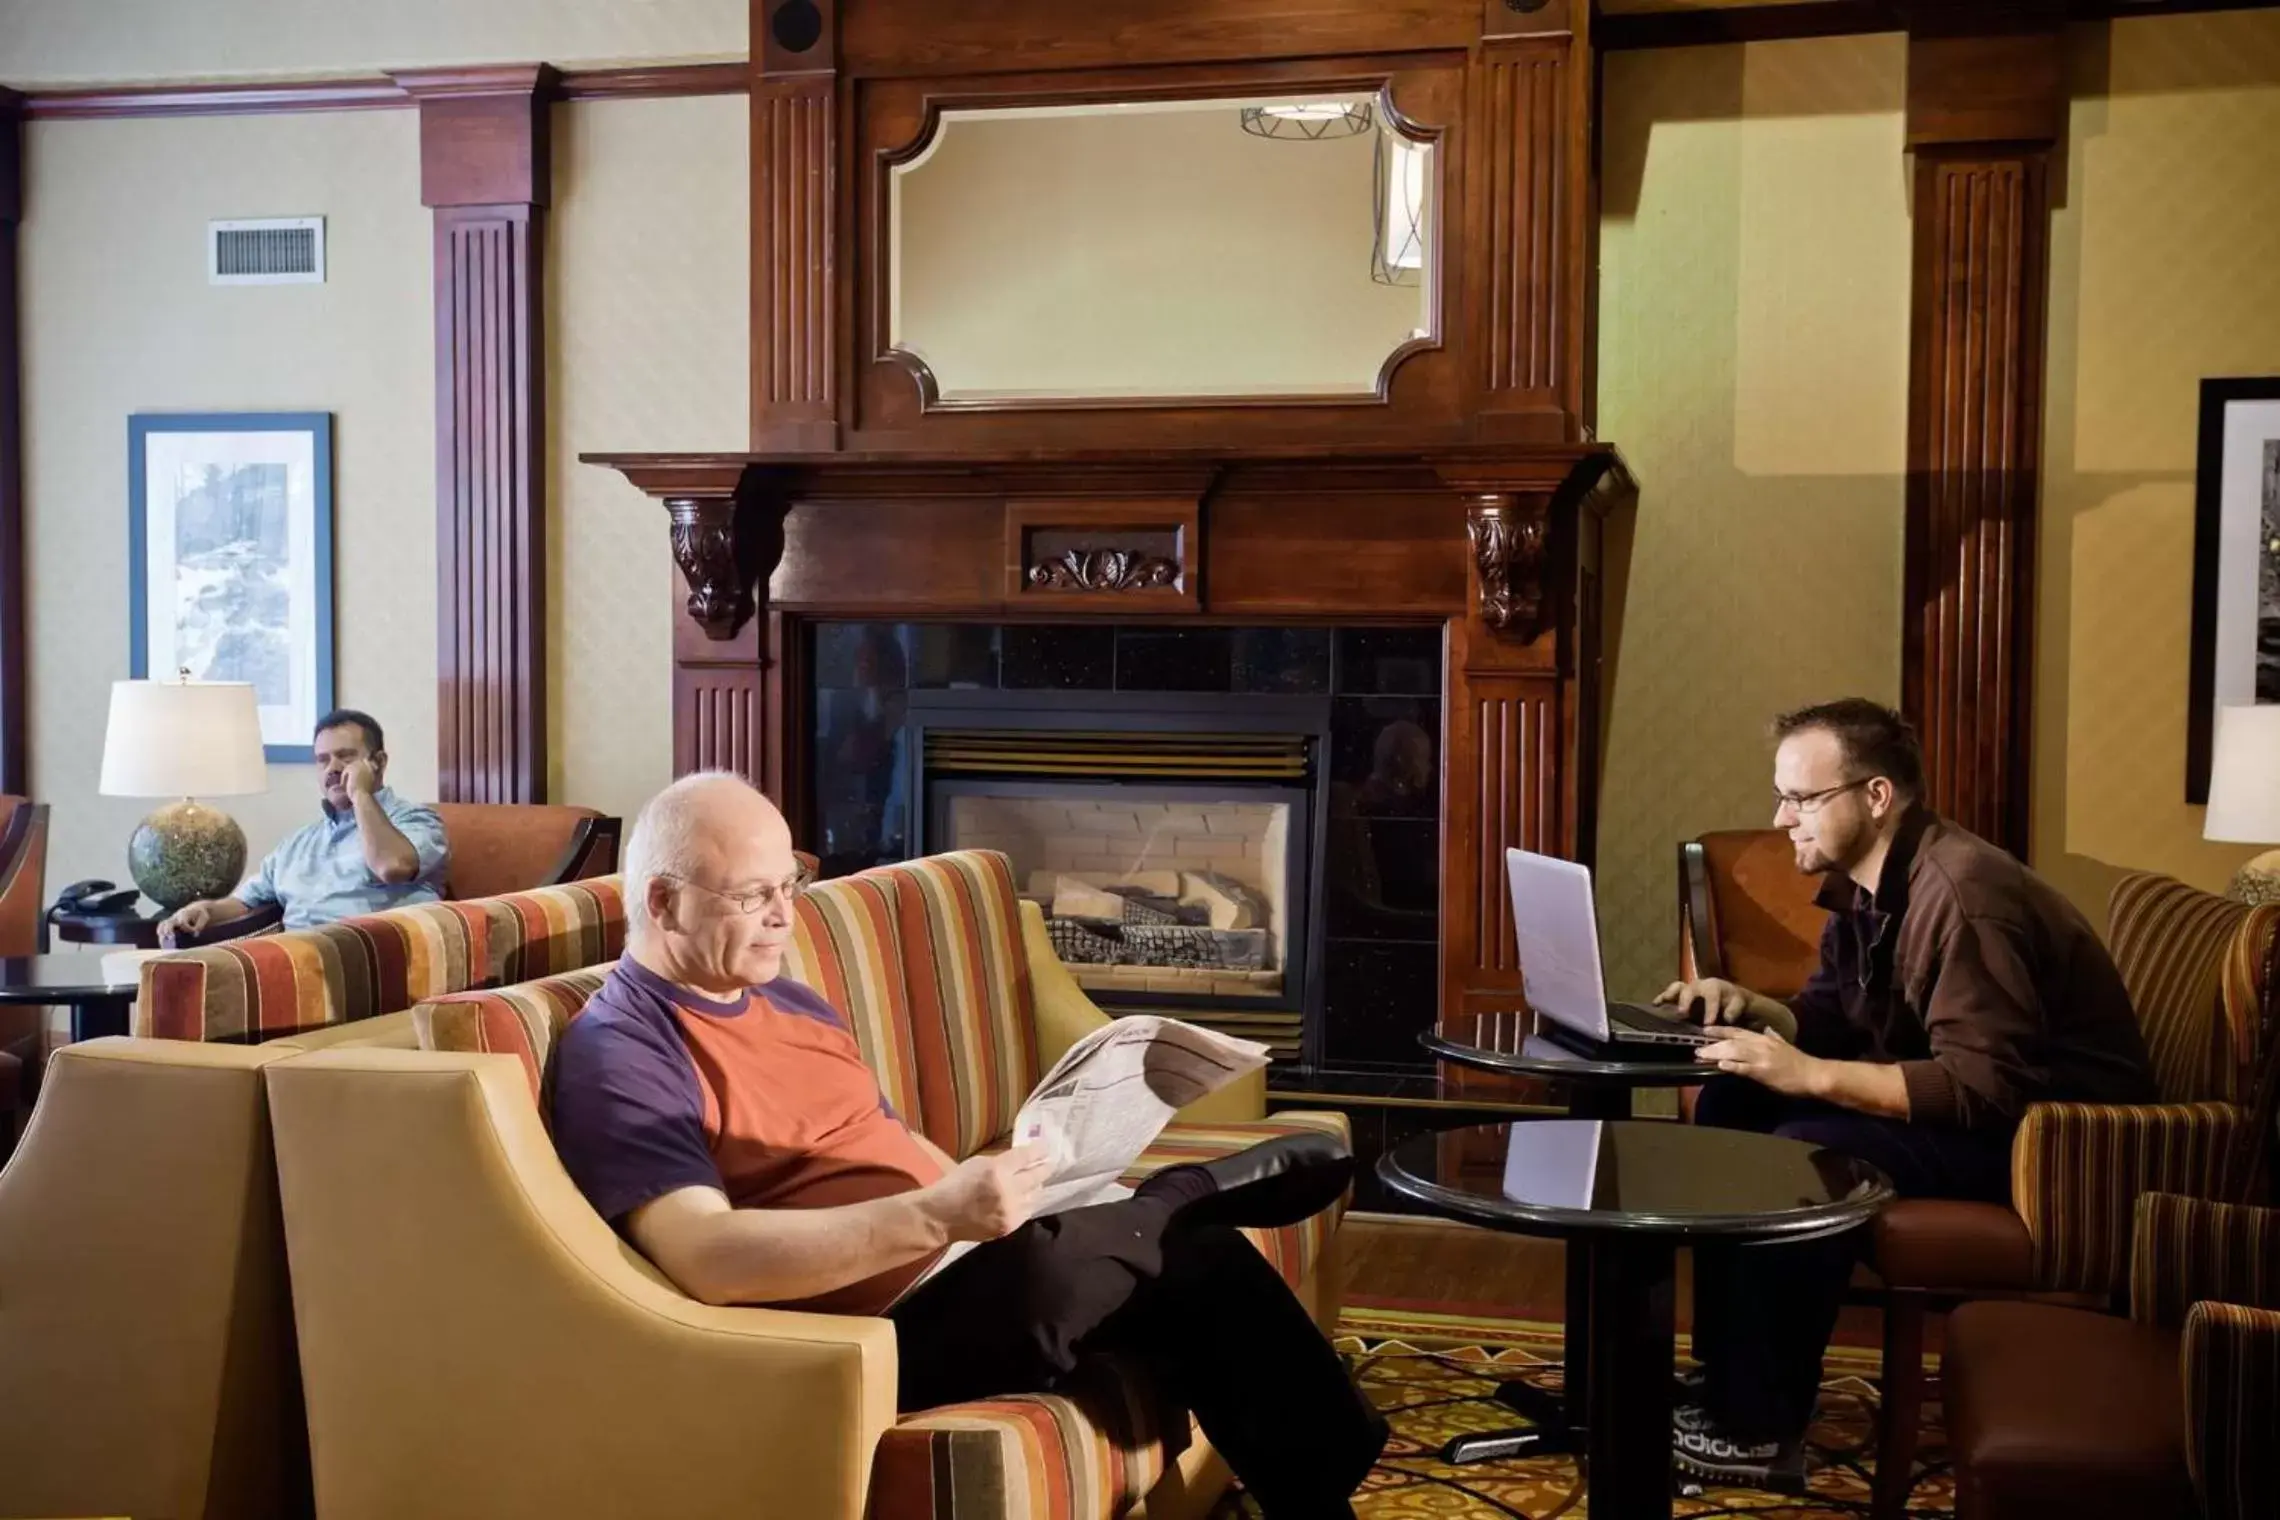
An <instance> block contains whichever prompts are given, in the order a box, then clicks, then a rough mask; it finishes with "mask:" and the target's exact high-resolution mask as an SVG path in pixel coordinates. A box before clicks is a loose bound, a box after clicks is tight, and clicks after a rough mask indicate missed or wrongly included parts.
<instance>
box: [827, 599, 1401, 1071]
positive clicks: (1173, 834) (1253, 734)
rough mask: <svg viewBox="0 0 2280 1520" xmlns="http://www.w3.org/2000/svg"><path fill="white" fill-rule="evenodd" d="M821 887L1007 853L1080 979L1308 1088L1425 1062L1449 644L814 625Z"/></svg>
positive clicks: (1226, 631)
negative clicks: (1257, 1053)
mask: <svg viewBox="0 0 2280 1520" xmlns="http://www.w3.org/2000/svg"><path fill="white" fill-rule="evenodd" d="M811 635H812V640H813V642H812V645H811V649H810V653H809V658H808V660H807V661H806V664H807V668H808V669H809V670H810V671H811V672H812V680H813V683H814V684H813V694H812V703H813V706H812V719H811V723H810V725H809V732H810V734H811V735H812V743H813V746H814V751H813V763H812V768H811V774H812V775H813V776H814V777H815V782H814V785H813V788H812V790H811V794H810V795H811V799H812V809H813V817H812V818H811V820H810V821H809V828H808V830H807V836H808V837H810V838H812V839H815V840H816V841H818V842H819V843H820V844H821V846H822V849H821V854H822V857H823V862H824V870H825V871H826V873H827V874H835V873H839V872H845V871H849V870H857V869H861V868H862V867H864V866H868V865H873V864H877V863H881V862H884V861H890V860H901V859H907V858H911V857H915V856H918V855H923V854H928V853H932V852H935V851H939V850H946V849H960V848H979V849H994V850H999V851H1002V852H1003V853H1004V854H1005V855H1007V857H1008V858H1009V859H1011V861H1012V862H1013V869H1014V878H1015V883H1016V886H1017V889H1018V890H1019V891H1020V892H1021V893H1022V894H1023V895H1024V896H1025V897H1028V898H1030V899H1032V900H1034V901H1035V902H1037V904H1038V905H1039V907H1040V908H1041V909H1042V910H1043V912H1044V913H1045V916H1046V919H1047V922H1048V927H1049V930H1050V932H1051V933H1052V936H1053V939H1054V943H1055V947H1056V949H1057V950H1058V951H1059V952H1060V955H1061V959H1062V960H1063V962H1064V963H1065V964H1067V965H1068V966H1069V968H1070V971H1071V973H1072V974H1073V975H1074V976H1075V977H1076V979H1077V981H1078V983H1079V984H1080V985H1081V986H1083V987H1084V988H1085V989H1086V991H1087V992H1088V993H1089V994H1090V995H1091V996H1092V997H1093V999H1094V1000H1095V1001H1096V1002H1098V1003H1099V1004H1101V1006H1102V1007H1104V1008H1106V1009H1108V1010H1109V1011H1111V1012H1112V1013H1114V1012H1129V1011H1141V1010H1157V1011H1162V1012H1167V1013H1172V1014H1175V1015H1176V1016H1178V1017H1180V1018H1184V1019H1189V1020H1191V1021H1194V1022H1197V1023H1203V1024H1209V1025H1211V1026H1213V1027H1216V1028H1221V1029H1224V1030H1226V1031H1227V1032H1229V1033H1231V1034H1237V1035H1241V1036H1243V1037H1245V1038H1250V1039H1258V1040H1262V1041H1264V1042H1266V1043H1267V1044H1268V1045H1269V1046H1271V1047H1272V1048H1273V1050H1274V1052H1275V1057H1276V1060H1277V1062H1278V1064H1280V1065H1282V1066H1285V1067H1302V1068H1305V1069H1309V1070H1318V1071H1319V1070H1349V1071H1386V1070H1421V1069H1424V1068H1425V1067H1426V1065H1427V1062H1426V1060H1425V1058H1424V1055H1423V1052H1422V1051H1421V1050H1420V1049H1419V1047H1418V1046H1417V1043H1416V1036H1417V1033H1418V1031H1420V1030H1422V1029H1425V1028H1427V1027H1430V1025H1431V1024H1432V1022H1433V1019H1434V1015H1435V1010H1436V1007H1437V1000H1438V998H1437V995H1438V987H1439V977H1440V875H1439V843H1440V836H1439V814H1440V788H1439V778H1440V770H1441V768H1440V761H1439V744H1440V735H1441V729H1442V714H1441V707H1442V697H1441V670H1442V650H1441V640H1442V632H1441V630H1440V629H1439V628H1398V627H1396V628H1343V629H1341V628H1301V627H1253V628H1178V629H1167V628H1164V627H1161V626H1151V625H1137V626H1135V625H1104V624H989V623H877V622H841V621H820V622H817V623H815V624H813V625H812V627H811Z"/></svg>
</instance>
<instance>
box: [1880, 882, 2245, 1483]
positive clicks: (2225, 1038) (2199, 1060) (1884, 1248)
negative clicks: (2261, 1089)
mask: <svg viewBox="0 0 2280 1520" xmlns="http://www.w3.org/2000/svg"><path fill="white" fill-rule="evenodd" d="M2276 927H2280V905H2275V906H2267V907H2261V908H2254V909H2251V908H2249V907H2247V906H2246V905H2244V904H2241V903H2237V902H2233V901H2230V900H2228V899H2226V898H2222V897H2216V896H2213V895H2211V894H2209V893H2207V892H2203V891H2201V890H2199V889H2198V888H2195V887H2189V886H2187V885H2185V884H2184V883H2183V882H2181V881H2175V880H2172V879H2171V878H2169V877H2166V876H2156V875H2151V874H2143V873H2140V874H2134V875H2130V876H2126V877H2124V878H2123V879H2122V880H2121V882H2120V883H2119V884H2117V885H2116V886H2115V888H2114V893H2113V898H2112V901H2111V905H2110V907H2109V910H2108V923H2107V939H2108V944H2109V946H2110V948H2111V949H2112V951H2113V955H2114V961H2115V964H2116V965H2117V966H2119V967H2120V969H2121V973H2122V980H2123V981H2124V983H2126V984H2127V985H2128V987H2129V992H2130V1000H2131V1002H2132V1004H2133V1005H2134V1006H2135V1007H2136V1009H2137V1015H2138V1019H2139V1022H2140V1023H2142V1024H2143V1025H2144V1027H2145V1032H2146V1044H2147V1046H2148V1047H2149V1048H2150V1050H2151V1052H2152V1056H2153V1068H2154V1077H2155V1081H2156V1084H2157V1087H2158V1089H2159V1092H2160V1099H2161V1100H2160V1101H2159V1102H2158V1103H2151V1104H2145V1105H2141V1106H2121V1105H2111V1104H2088V1103H2039V1104H2036V1105H2034V1106H2033V1107H2032V1108H2030V1109H2028V1110H2027V1114H2026V1118H2025V1120H2024V1121H2023V1122H2022V1123H2021V1125H2020V1127H2019V1133H2018V1138H2017V1139H2016V1140H2015V1141H2014V1142H2013V1143H2012V1148H2011V1202H2010V1205H2009V1206H2008V1207H2006V1206H2004V1205H2002V1204H1988V1203H1956V1202H1948V1201H1940V1200H1922V1199H1903V1200H1901V1201H1900V1202H1898V1203H1895V1204H1893V1205H1892V1206H1891V1207H1890V1208H1888V1209H1886V1210H1885V1211H1884V1213H1883V1214H1881V1215H1880V1216H1878V1218H1877V1221H1876V1224H1875V1226H1874V1227H1873V1232H1874V1233H1873V1240H1874V1245H1873V1248H1872V1251H1871V1261H1872V1263H1873V1265H1874V1266H1875V1268H1876V1270H1877V1273H1878V1275H1879V1276H1880V1277H1881V1278H1882V1279H1883V1281H1884V1283H1885V1285H1886V1290H1887V1291H1886V1292H1885V1294H1884V1403H1883V1408H1882V1410H1881V1412H1880V1415H1879V1424H1878V1441H1879V1455H1878V1461H1877V1495H1876V1514H1877V1515H1878V1516H1879V1517H1880V1520H1889V1517H1897V1516H1899V1515H1900V1514H1901V1513H1902V1512H1903V1511H1904V1510H1905V1508H1906V1505H1907V1495H1908V1489H1909V1486H1910V1484H1911V1482H1912V1481H1913V1472H1912V1467H1913V1460H1914V1455H1915V1447H1916V1436H1917V1425H1918V1422H1919V1419H1920V1417H1921V1413H1922V1402H1923V1394H1924V1373H1923V1344H1924V1324H1923V1321H1924V1315H1925V1312H1926V1311H1927V1310H1928V1309H1934V1308H1945V1307H1949V1306H1951V1305H1954V1304H1956V1303H1959V1302H1962V1301H1964V1300H1968V1299H1975V1298H1990V1297H1994V1298H2012V1297H2018V1296H2021V1295H2024V1294H2034V1295H2044V1296H2059V1297H2062V1298H2066V1299H2071V1300H2072V1301H2074V1302H2077V1303H2089V1304H2093V1305H2098V1304H2104V1303H2107V1302H2109V1301H2111V1300H2113V1299H2115V1298H2116V1297H2117V1296H2118V1295H2119V1294H2120V1293H2121V1292H2122V1291H2123V1290H2124V1288H2125V1285H2126V1282H2127V1273H2128V1269H2129V1260H2130V1245H2131V1227H2132V1226H2131V1222H2132V1218H2133V1215H2134V1211H2135V1209H2136V1206H2137V1202H2138V1200H2139V1198H2140V1197H2142V1196H2143V1195H2145V1194H2147V1193H2152V1192H2165V1193H2176V1194H2181V1195H2184V1196H2186V1197H2191V1198H2202V1199H2213V1200H2218V1201H2228V1200H2229V1201H2239V1202H2253V1201H2257V1200H2256V1194H2257V1193H2258V1191H2259V1190H2260V1187H2261V1184H2259V1183H2257V1182H2256V1181H2255V1180H2254V1172H2255V1165H2254V1163H2255V1160H2256V1158H2257V1156H2258V1154H2259V1152H2260V1150H2261V1149H2262V1147H2263V1145H2264V1144H2265V1143H2266V1142H2265V1138H2264V1134H2263V1132H2262V1131H2261V1130H2260V1128H2259V1125H2258V1123H2257V1121H2256V1119H2255V1117H2254V1116H2253V1114H2252V1111H2251V1105H2252V1104H2254V1103H2255V1102H2256V1101H2257V1093H2256V1088H2257V1084H2258V1079H2259V1076H2260V1074H2261V1073H2262V1071H2263V1066H2264V1062H2265V1060H2266V1058H2267V1048H2266V1047H2267V1044H2268V1042H2269V1040H2270V1038H2271V1030H2272V1020H2271V1016H2270V1012H2269V1007H2268V1000H2269V998H2270V995H2271V977H2272V974H2273V965H2272V958H2273V955H2274V949H2275V936H2274V930H2275V928H2276Z"/></svg>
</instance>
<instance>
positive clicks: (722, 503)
mask: <svg viewBox="0 0 2280 1520" xmlns="http://www.w3.org/2000/svg"><path fill="white" fill-rule="evenodd" d="M665 509H666V511H667V512H669V513H670V514H671V515H672V521H673V563H675V564H677V565H679V566H680V567H681V578H682V579H683V580H685V581H687V582H688V585H689V600H688V603H687V606H688V610H689V619H690V621H691V622H693V623H695V624H696V625H697V626H698V627H700V628H702V629H704V631H705V637H706V638H708V639H732V638H734V637H736V634H737V631H738V630H739V629H741V628H742V627H743V626H744V625H745V623H746V621H747V620H749V619H750V618H751V616H752V614H753V613H754V612H755V611H757V610H758V604H757V603H756V602H755V601H754V599H753V596H752V589H751V586H750V583H749V582H747V581H746V579H745V576H744V571H743V566H742V565H741V563H740V562H739V557H738V555H737V552H736V502H735V500H734V499H733V498H731V497H719V496H713V497H685V496H684V497H675V498H669V499H668V500H667V501H666V503H665Z"/></svg>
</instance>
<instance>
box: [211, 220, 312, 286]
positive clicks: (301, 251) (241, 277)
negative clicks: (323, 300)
mask: <svg viewBox="0 0 2280 1520" xmlns="http://www.w3.org/2000/svg"><path fill="white" fill-rule="evenodd" d="M324 278H325V219H324V218H323V217H321V216H282V217H272V218H270V219H268V220H266V221H259V222H208V223H207V224H206V279H207V282H208V283H209V284H213V285H321V284H323V283H324Z"/></svg>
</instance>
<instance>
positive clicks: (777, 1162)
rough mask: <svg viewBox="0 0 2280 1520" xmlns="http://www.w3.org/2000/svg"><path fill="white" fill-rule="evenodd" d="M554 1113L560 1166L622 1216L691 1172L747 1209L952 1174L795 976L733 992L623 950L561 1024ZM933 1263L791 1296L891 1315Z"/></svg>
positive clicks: (842, 1198)
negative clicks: (718, 991)
mask: <svg viewBox="0 0 2280 1520" xmlns="http://www.w3.org/2000/svg"><path fill="white" fill-rule="evenodd" d="M552 1115H553V1123H554V1144H555V1148H556V1150H557V1151H559V1152H560V1153H561V1156H562V1162H563V1165H564V1166H565V1167H567V1168H568V1169H569V1172H570V1176H571V1178H572V1179H573V1180H574V1181H576V1182H577V1184H578V1187H579V1189H580V1191H582V1192H583V1193H585V1195H586V1199H587V1201H588V1202H590V1203H592V1204H593V1206H594V1208H595V1209H596V1211H597V1212H599V1213H600V1214H601V1216H602V1217H603V1218H605V1219H607V1220H609V1221H610V1222H611V1224H613V1225H615V1226H617V1227H619V1228H620V1229H622V1228H623V1227H624V1224H625V1220H626V1216H628V1215H630V1214H631V1213H633V1212H634V1211H635V1210H636V1209H639V1208H640V1207H641V1206H642V1205H644V1204H647V1203H651V1202H653V1201H655V1200H656V1199H659V1198H662V1197H664V1196H665V1195H666V1194H668V1193H672V1192H677V1191H679V1190H680V1189H682V1188H688V1187H706V1188H715V1189H718V1190H719V1191H720V1192H722V1193H724V1194H726V1195H727V1197H728V1201H729V1202H730V1203H731V1204H733V1205H734V1206H735V1207H737V1208H740V1209H821V1208H832V1207H836V1206H838V1205H842V1204H851V1203H866V1202H869V1201H870V1200H872V1199H874V1198H885V1197H890V1196H892V1195H894V1194H897V1193H907V1192H910V1191H911V1190H913V1189H915V1188H921V1187H925V1186H926V1185H927V1184H929V1183H931V1182H934V1181H936V1180H937V1179H939V1178H940V1177H941V1176H942V1166H941V1163H940V1162H939V1161H937V1160H936V1159H935V1157H934V1155H933V1154H932V1153H931V1152H930V1151H928V1150H927V1149H926V1147H925V1146H923V1145H921V1144H919V1142H918V1140H917V1137H915V1136H914V1135H913V1134H912V1133H911V1131H910V1128H909V1126H907V1125H905V1124H904V1123H903V1121H902V1118H901V1116H900V1115H898V1114H897V1113H896V1112H895V1111H894V1108H893V1106H892V1105H891V1104H889V1103H888V1102H887V1100H886V1097H885V1095H884V1094H882V1093H881V1092H880V1091H879V1082H878V1079H877V1078H876V1077H874V1076H873V1075H872V1074H871V1069H870V1067H868V1066H866V1065H864V1064H863V1056H862V1052H861V1051H860V1050H859V1049H858V1048H857V1047H856V1044H855V1037H854V1036H853V1035H852V1034H850V1033H849V1032H848V1029H847V1025H846V1023H845V1022H844V1021H843V1020H842V1019H841V1018H840V1016H839V1015H838V1013H837V1012H836V1011H834V1010H833V1008H832V1007H831V1005H830V1004H829V1003H827V1002H825V1001H824V1000H823V998H822V997H821V996H819V995H818V994H817V993H816V992H815V991H814V990H813V989H812V988H809V987H805V986H803V985H801V984H800V983H798V982H795V981H792V980H790V979H789V978H785V977H779V978H777V979H776V980H775V981H773V982H770V983H768V984H767V985H766V986H764V987H754V988H750V989H748V990H747V991H746V992H745V994H744V995H743V997H741V998H739V999H737V1000H736V1001H733V1002H727V1003H721V1002H715V1001H713V1000H711V999H709V998H705V997H702V996H699V995H698V994H696V993H693V992H691V991H689V990H688V989H687V988H684V987H678V986H675V985H674V984H673V983H671V982H669V981H667V980H666V979H665V978H663V977H661V976H659V975H658V974H657V973H656V972H654V971H651V970H650V969H649V968H648V967H646V966H643V965H642V964H641V963H640V962H638V961H636V960H634V959H633V958H632V957H631V956H628V957H626V958H625V959H623V960H621V961H619V962H618V963H617V966H616V968H615V969H614V970H613V971H611V973H610V976H609V979H608V980H607V981H605V982H604V983H603V984H602V986H601V990H600V991H598V992H596V993H595V994H594V996H593V998H592V999H591V1000H590V1001H589V1002H588V1003H587V1004H586V1007H585V1009H584V1010H583V1011H582V1012H581V1013H580V1014H579V1015H578V1017H577V1018H576V1019H574V1020H572V1021H571V1024H570V1027H569V1028H568V1029H567V1030H566V1031H564V1033H563V1036H562V1045H561V1048H560V1050H559V1051H558V1052H557V1053H556V1055H555V1058H554V1099H553V1110H552ZM932 1262H933V1257H931V1256H928V1257H922V1258H920V1259H919V1260H917V1261H914V1262H911V1263H909V1264H907V1265H905V1266H902V1267H897V1268H895V1269H893V1270H892V1271H888V1272H882V1273H880V1274H879V1275H877V1276H876V1277H871V1278H867V1279H865V1280H864V1281H862V1282H859V1283H854V1284H851V1285H849V1286H847V1287H845V1288H840V1289H837V1290H835V1291H833V1292H831V1293H827V1294H823V1295H821V1296H819V1297H817V1298H813V1299H807V1300H803V1301H801V1302H800V1303H799V1304H797V1305H794V1306H790V1307H798V1308H802V1309H814V1310H821V1311H824V1312H828V1313H840V1314H878V1313H881V1312H883V1311H884V1310H885V1309H886V1308H887V1306H888V1305H889V1304H891V1303H893V1302H894V1300H895V1299H896V1297H897V1296H899V1295H900V1294H901V1293H902V1292H903V1290H904V1289H906V1288H907V1287H909V1285H910V1284H911V1283H912V1282H914V1281H915V1280H916V1279H917V1278H918V1277H919V1276H920V1274H922V1273H923V1272H924V1271H925V1270H926V1269H927V1267H928V1266H929V1265H931V1264H932Z"/></svg>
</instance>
